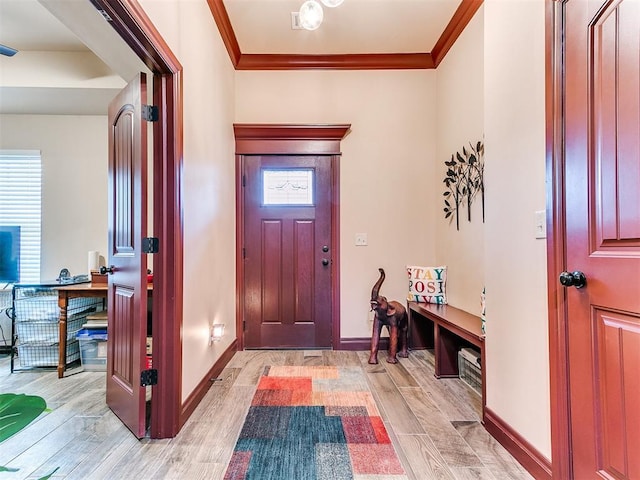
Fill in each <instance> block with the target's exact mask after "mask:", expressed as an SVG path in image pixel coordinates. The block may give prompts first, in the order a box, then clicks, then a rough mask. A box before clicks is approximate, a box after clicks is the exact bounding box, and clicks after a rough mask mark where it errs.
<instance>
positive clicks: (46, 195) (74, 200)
mask: <svg viewBox="0 0 640 480" xmlns="http://www.w3.org/2000/svg"><path fill="white" fill-rule="evenodd" d="M107 132H108V130H107V117H106V115H105V116H74V115H0V149H7V150H11V149H14V150H20V149H26V150H40V152H41V156H42V250H41V274H40V278H41V280H53V279H55V278H57V277H58V274H59V272H60V269H62V268H68V269H69V270H70V272H71V274H72V275H79V274H85V273H88V272H87V253H88V252H89V250H98V251H99V252H101V254H102V255H104V254H105V252H106V249H107V163H108V141H107Z"/></svg>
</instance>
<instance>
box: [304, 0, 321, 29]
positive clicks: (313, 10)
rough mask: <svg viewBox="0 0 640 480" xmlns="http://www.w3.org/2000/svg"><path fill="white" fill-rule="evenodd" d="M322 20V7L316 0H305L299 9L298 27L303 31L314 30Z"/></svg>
mask: <svg viewBox="0 0 640 480" xmlns="http://www.w3.org/2000/svg"><path fill="white" fill-rule="evenodd" d="M323 18H324V12H323V11H322V6H321V5H320V4H319V3H318V2H317V1H316V0H307V1H306V2H304V3H303V4H302V6H301V7H300V25H301V26H302V28H304V29H305V30H315V29H316V28H318V27H319V26H320V24H321V23H322V20H323Z"/></svg>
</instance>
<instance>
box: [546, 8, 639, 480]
mask: <svg viewBox="0 0 640 480" xmlns="http://www.w3.org/2000/svg"><path fill="white" fill-rule="evenodd" d="M559 8H560V10H559V12H558V13H559V18H560V22H561V24H560V26H559V28H561V29H563V30H564V45H565V51H564V53H565V55H564V62H565V63H564V65H563V67H564V68H562V67H560V68H559V69H558V71H560V72H562V71H564V72H565V74H564V77H563V76H559V77H558V78H559V85H558V86H559V88H561V94H560V95H558V96H557V98H556V100H557V101H558V102H559V105H560V106H561V107H563V109H560V111H563V112H564V117H563V118H562V119H561V125H562V126H563V128H561V130H560V131H561V132H564V138H563V139H562V133H560V134H558V132H556V135H557V138H558V139H562V140H564V141H563V142H562V141H560V142H559V143H558V145H564V150H562V147H558V148H559V153H558V154H559V156H560V157H561V158H564V168H562V169H556V170H555V173H556V174H557V175H558V177H559V178H557V179H556V184H558V181H559V180H560V178H562V177H564V181H563V182H562V185H561V189H560V191H561V195H560V196H559V197H556V199H555V200H556V201H557V202H559V203H560V205H564V208H565V211H564V212H562V213H561V214H560V219H561V220H562V219H563V220H564V228H565V230H564V237H563V238H561V242H562V246H561V247H556V248H555V254H556V255H558V257H562V262H560V263H561V265H558V268H562V269H564V270H568V271H574V270H579V271H582V272H584V274H585V275H586V277H587V285H586V286H585V287H584V288H580V289H576V288H575V287H570V288H568V289H566V290H565V291H563V292H561V294H560V299H559V301H560V305H561V306H562V305H565V306H566V317H562V315H560V317H559V320H558V322H559V323H558V324H557V325H554V324H553V323H552V328H553V327H556V326H557V327H560V328H558V330H557V331H558V332H559V333H556V332H554V331H553V330H552V332H553V335H552V339H551V340H552V349H551V350H552V365H555V366H556V369H557V371H558V372H559V374H560V380H554V382H558V383H557V384H555V383H554V384H553V385H552V392H553V394H554V398H553V399H552V400H554V399H560V400H562V399H563V398H566V401H567V404H566V410H565V407H563V406H562V402H560V404H559V405H556V406H554V408H555V409H557V410H556V411H555V413H553V416H554V419H555V421H554V425H558V426H559V427H560V431H557V430H556V433H554V435H553V439H554V442H562V444H561V445H557V444H556V445H554V459H557V461H558V462H559V463H560V465H559V466H554V473H555V474H556V475H558V477H559V478H575V479H595V478H598V479H600V478H619V479H638V478H640V457H639V456H638V455H637V452H640V410H638V408H637V405H639V404H640V389H638V379H640V193H639V192H640V134H639V132H640V61H639V59H638V50H639V48H640V33H639V32H640V28H639V26H640V2H637V1H635V0H631V1H629V0H627V1H625V0H622V1H606V2H605V1H602V0H588V1H587V0H581V1H566V2H562V4H561V5H560V7H559ZM558 38H562V35H559V36H558ZM563 98H564V104H562V103H560V102H562V100H560V99H563ZM556 161H557V160H556ZM556 210H557V209H556ZM557 224H558V225H561V222H558V223H557ZM550 262H553V259H551V260H550ZM550 265H552V266H555V265H553V263H550ZM558 273H559V272H558V271H557V269H555V274H556V275H557V274H558ZM550 281H555V282H557V277H556V278H555V279H553V278H550ZM551 290H552V291H553V287H551ZM563 332H564V333H563ZM554 342H557V343H555V345H554V344H553V343H554ZM563 345H564V347H563ZM563 348H564V349H565V350H564V351H565V352H566V354H563V353H561V352H562V351H563ZM563 355H566V356H563ZM563 361H566V365H567V369H566V370H564V371H563V368H562V362H563ZM563 385H566V389H567V393H566V395H567V396H566V397H563V393H562V386H563ZM552 405H554V402H552ZM565 415H566V423H565V420H563V419H564V418H565ZM564 428H566V430H564V431H563V429H564ZM559 452H560V453H559ZM562 452H565V454H566V455H569V456H570V458H569V461H568V463H563V462H564V459H562V458H560V457H561V455H562ZM555 461H556V460H554V463H555Z"/></svg>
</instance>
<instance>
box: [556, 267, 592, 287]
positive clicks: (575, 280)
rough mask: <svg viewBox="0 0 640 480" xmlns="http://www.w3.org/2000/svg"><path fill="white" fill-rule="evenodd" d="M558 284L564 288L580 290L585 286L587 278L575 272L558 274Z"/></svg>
mask: <svg viewBox="0 0 640 480" xmlns="http://www.w3.org/2000/svg"><path fill="white" fill-rule="evenodd" d="M560 283H561V284H562V285H563V286H564V287H576V288H582V287H584V286H585V285H586V284H587V277H586V275H585V274H584V273H582V272H580V271H577V270H576V271H575V272H573V273H569V272H562V273H561V274H560Z"/></svg>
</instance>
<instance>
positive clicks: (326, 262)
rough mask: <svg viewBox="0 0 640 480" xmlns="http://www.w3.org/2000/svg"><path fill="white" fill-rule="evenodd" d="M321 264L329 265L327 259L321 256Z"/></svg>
mask: <svg viewBox="0 0 640 480" xmlns="http://www.w3.org/2000/svg"><path fill="white" fill-rule="evenodd" d="M322 265H324V266H325V267H326V266H327V265H329V260H327V259H326V258H323V259H322Z"/></svg>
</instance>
